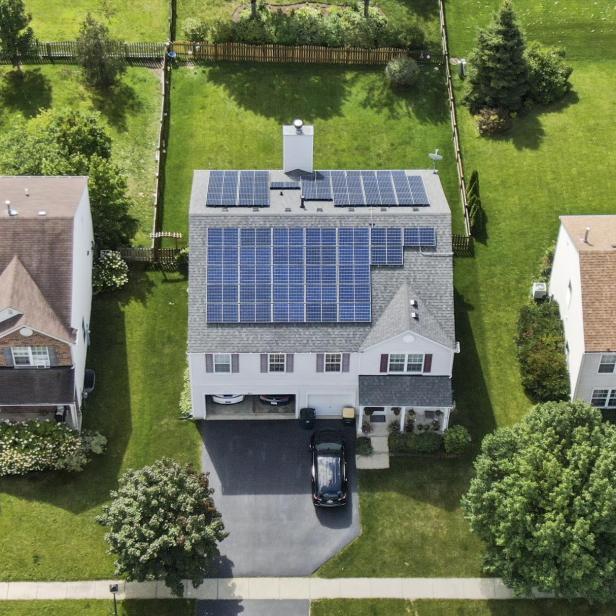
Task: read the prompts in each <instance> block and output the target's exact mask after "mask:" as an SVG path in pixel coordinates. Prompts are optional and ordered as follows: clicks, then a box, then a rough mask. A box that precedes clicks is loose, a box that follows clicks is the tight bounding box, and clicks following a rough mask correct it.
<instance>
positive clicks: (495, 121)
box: [475, 107, 511, 135]
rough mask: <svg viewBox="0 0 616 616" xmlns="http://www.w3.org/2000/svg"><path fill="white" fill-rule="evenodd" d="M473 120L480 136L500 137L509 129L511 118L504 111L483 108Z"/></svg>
mask: <svg viewBox="0 0 616 616" xmlns="http://www.w3.org/2000/svg"><path fill="white" fill-rule="evenodd" d="M475 120H476V122H477V128H478V130H479V134H480V135H500V134H501V133H505V132H507V131H508V130H509V129H510V128H511V116H510V115H509V113H508V112H507V111H505V110H504V109H496V108H494V109H493V108H491V107H484V108H483V109H481V110H480V111H479V113H478V114H477V115H476V116H475Z"/></svg>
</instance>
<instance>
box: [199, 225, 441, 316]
mask: <svg viewBox="0 0 616 616" xmlns="http://www.w3.org/2000/svg"><path fill="white" fill-rule="evenodd" d="M435 245H436V234H435V232H434V229H433V228H432V227H415V228H405V229H401V228H400V227H372V228H369V227H342V228H333V227H332V228H330V227H325V228H321V227H307V228H282V227H280V228H279V227H275V228H270V227H259V228H241V229H239V228H234V227H230V228H210V229H208V246H207V321H208V322H209V323H326V322H332V323H334V322H339V323H344V322H348V323H363V322H370V320H371V276H370V266H371V265H375V266H378V265H391V266H400V265H402V264H403V260H404V255H403V246H415V247H423V246H435Z"/></svg>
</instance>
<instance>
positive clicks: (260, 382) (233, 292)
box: [188, 121, 459, 429]
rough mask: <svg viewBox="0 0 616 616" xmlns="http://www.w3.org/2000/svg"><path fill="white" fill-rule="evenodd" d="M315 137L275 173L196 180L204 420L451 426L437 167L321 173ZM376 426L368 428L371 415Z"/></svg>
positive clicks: (196, 349) (195, 350)
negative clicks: (345, 417) (308, 417)
mask: <svg viewBox="0 0 616 616" xmlns="http://www.w3.org/2000/svg"><path fill="white" fill-rule="evenodd" d="M313 138H314V130H313V127H312V126H304V125H303V124H302V123H301V121H296V122H295V123H294V124H293V125H292V126H284V127H283V145H284V147H283V150H284V154H283V169H281V170H269V171H268V170H259V171H255V170H250V171H239V170H209V171H206V170H203V171H195V172H194V176H193V185H192V194H191V201H190V271H189V340H188V356H189V367H190V378H191V389H192V406H193V414H194V417H195V418H197V419H205V420H215V419H229V418H236V419H261V418H276V419H280V418H284V417H289V418H294V417H297V416H299V412H300V409H301V408H303V407H311V408H314V409H315V410H316V414H317V416H318V417H327V418H330V417H340V416H341V415H342V412H343V409H344V408H346V407H353V408H354V409H355V410H356V414H357V416H358V417H359V421H358V426H361V425H362V421H364V420H369V421H371V422H372V423H382V424H385V425H386V424H387V423H390V422H392V421H396V422H397V421H400V425H401V427H402V428H404V426H405V425H406V419H407V417H410V416H412V417H413V418H415V421H416V422H420V423H421V422H426V423H433V422H434V421H438V422H439V426H440V429H445V428H446V427H447V424H448V421H449V416H450V413H451V411H452V409H453V407H454V399H453V392H452V385H451V374H452V366H453V358H454V354H455V353H456V352H457V351H458V350H459V347H458V344H457V342H456V339H455V328H454V302H453V271H452V267H453V253H452V245H451V212H450V210H449V206H448V203H447V200H446V198H445V194H444V192H443V188H442V186H441V183H440V180H439V177H438V175H437V174H435V173H434V172H432V171H431V170H419V171H408V170H406V171H405V170H378V171H375V170H314V168H313ZM368 418H369V419H368Z"/></svg>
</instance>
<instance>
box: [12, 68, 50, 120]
mask: <svg viewBox="0 0 616 616" xmlns="http://www.w3.org/2000/svg"><path fill="white" fill-rule="evenodd" d="M51 99H52V90H51V82H50V81H49V79H48V78H47V77H46V76H45V75H43V73H42V72H41V69H39V68H35V69H29V70H26V71H24V72H23V73H21V72H20V71H17V70H14V71H10V72H9V73H6V74H5V75H4V76H3V77H2V79H1V81H0V107H2V108H4V109H6V110H8V111H19V112H21V113H22V114H23V115H24V117H26V118H32V117H34V116H36V115H38V113H39V112H40V111H42V110H43V109H47V108H48V107H51Z"/></svg>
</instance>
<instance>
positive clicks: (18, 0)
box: [0, 0, 34, 68]
mask: <svg viewBox="0 0 616 616" xmlns="http://www.w3.org/2000/svg"><path fill="white" fill-rule="evenodd" d="M31 20H32V16H31V15H30V14H29V13H26V7H25V4H24V1H23V0H0V52H2V53H5V54H7V55H8V57H9V58H10V59H11V63H12V64H13V66H14V67H15V68H19V65H20V56H21V55H23V54H25V53H27V52H28V50H29V49H30V48H31V47H32V43H33V42H34V32H33V31H32V28H31V27H30V25H29V24H30V21H31Z"/></svg>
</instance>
